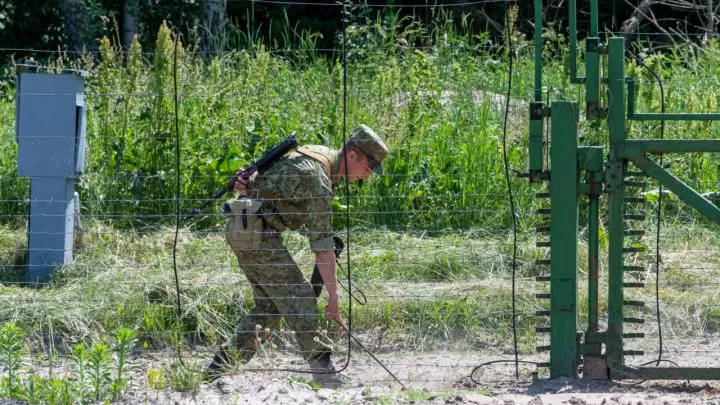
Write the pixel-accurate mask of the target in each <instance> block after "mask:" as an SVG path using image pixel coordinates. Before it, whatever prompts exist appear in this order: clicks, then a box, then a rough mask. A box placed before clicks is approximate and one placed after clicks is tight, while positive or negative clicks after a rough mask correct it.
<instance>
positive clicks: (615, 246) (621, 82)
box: [605, 37, 626, 364]
mask: <svg viewBox="0 0 720 405" xmlns="http://www.w3.org/2000/svg"><path fill="white" fill-rule="evenodd" d="M624 50H625V40H624V39H623V38H617V37H616V38H610V40H609V42H608V52H609V54H608V65H609V70H608V92H609V106H608V127H609V131H610V151H609V154H608V161H607V163H606V173H605V190H606V191H607V192H608V235H609V243H608V330H607V342H606V344H607V345H606V349H607V350H606V354H607V357H608V359H610V360H611V361H614V362H616V363H617V364H623V262H624V259H623V243H624V224H623V219H624V218H623V215H624V207H623V197H624V195H625V190H624V188H623V179H624V170H625V161H624V159H623V158H622V147H623V143H624V142H625V137H626V130H625V60H624Z"/></svg>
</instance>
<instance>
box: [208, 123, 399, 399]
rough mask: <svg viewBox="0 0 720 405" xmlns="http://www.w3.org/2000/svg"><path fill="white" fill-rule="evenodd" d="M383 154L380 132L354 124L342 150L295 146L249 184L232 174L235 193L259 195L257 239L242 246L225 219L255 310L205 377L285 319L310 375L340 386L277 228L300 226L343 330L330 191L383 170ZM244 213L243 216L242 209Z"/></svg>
mask: <svg viewBox="0 0 720 405" xmlns="http://www.w3.org/2000/svg"><path fill="white" fill-rule="evenodd" d="M387 155H388V149H387V146H385V143H384V142H383V141H382V140H381V139H380V137H378V136H377V135H376V134H375V132H374V131H373V130H372V129H370V128H369V127H368V126H366V125H360V126H359V127H357V128H356V129H355V131H354V132H353V134H352V136H351V137H350V139H349V140H348V141H347V143H346V144H345V146H344V147H343V148H342V150H340V151H337V150H333V149H330V148H327V147H324V146H301V147H299V148H298V149H297V151H295V152H291V153H289V154H288V155H286V156H285V157H283V158H281V159H280V160H279V161H278V162H277V163H275V164H274V165H273V166H271V167H270V168H269V169H267V170H266V171H265V172H264V173H259V174H258V176H257V177H256V178H254V179H252V180H250V181H247V180H245V179H242V178H238V181H237V182H236V186H235V189H236V191H238V192H239V193H240V194H246V193H247V194H249V195H250V196H253V195H257V196H259V197H261V198H262V207H261V208H260V209H259V213H261V218H262V225H259V227H260V228H261V229H262V232H261V233H259V235H261V237H260V238H257V237H255V239H254V240H253V242H252V243H251V244H250V245H248V244H246V243H240V242H241V241H239V240H238V239H237V238H234V236H233V235H234V234H235V233H234V232H233V230H232V229H231V228H232V223H233V222H232V219H233V218H231V220H230V221H229V223H228V236H227V240H228V243H229V244H230V246H231V247H232V249H233V252H234V253H235V255H236V256H237V259H238V263H239V265H240V268H241V269H242V271H243V273H244V274H245V276H246V277H247V279H248V281H249V282H250V284H251V285H252V289H253V294H254V298H255V307H254V308H253V309H252V310H251V311H250V313H248V314H247V316H245V318H244V319H243V320H242V321H241V322H240V324H239V325H238V326H237V328H236V331H235V333H234V335H233V337H232V338H231V340H230V342H229V343H228V344H225V345H223V346H221V347H220V350H219V351H218V353H217V354H216V355H215V357H214V358H213V361H212V363H210V365H209V367H208V369H207V371H206V377H207V379H209V380H214V379H216V378H217V377H218V376H219V375H220V374H221V373H222V372H223V371H224V370H225V369H226V368H227V367H228V366H229V365H230V364H231V363H232V362H233V358H232V356H231V355H230V353H231V351H233V350H236V351H237V353H238V354H239V358H240V360H241V361H243V362H246V361H248V360H250V359H251V358H252V357H253V355H254V354H255V351H256V350H257V349H258V348H259V346H260V342H261V339H262V338H264V337H265V335H266V334H267V333H269V330H271V329H273V328H274V327H276V326H277V324H278V323H279V322H280V320H281V318H285V322H286V323H287V325H288V326H289V328H290V329H291V330H293V331H295V336H296V338H297V341H298V344H299V346H300V349H301V351H302V354H303V356H304V358H305V360H307V362H308V363H309V365H310V371H311V372H312V373H313V379H314V380H315V381H317V382H319V383H321V384H324V385H326V386H337V385H339V384H340V383H342V380H341V379H340V378H339V377H338V376H337V374H335V368H334V366H333V364H332V362H331V360H330V355H331V354H332V341H331V340H330V339H329V338H328V337H327V336H326V335H325V334H323V333H322V332H320V322H319V317H318V313H317V298H316V296H315V294H314V292H313V288H312V285H311V284H310V283H309V282H308V281H307V280H306V279H305V277H304V276H303V274H302V272H301V271H300V268H299V267H298V265H297V264H296V263H295V262H294V261H293V259H292V257H291V256H290V253H289V252H288V250H287V248H286V247H285V246H284V245H283V244H282V236H281V233H282V232H283V231H284V230H286V229H290V230H297V229H299V228H301V227H304V229H303V231H304V233H305V234H306V236H307V238H308V239H309V241H310V248H311V249H312V250H313V252H314V253H315V262H316V264H317V267H318V270H319V272H320V275H321V276H322V280H323V283H324V285H325V289H326V290H327V293H328V304H327V308H326V316H327V318H328V319H332V320H334V321H336V322H337V323H338V324H339V325H340V326H341V327H342V328H343V329H344V328H345V322H344V321H343V319H342V316H341V314H340V294H339V291H338V281H337V277H336V273H335V265H336V263H335V256H334V243H333V227H332V198H333V188H334V187H335V186H336V185H337V184H338V183H339V182H340V180H341V178H343V177H347V181H349V182H355V181H358V180H365V179H368V178H369V177H370V175H371V174H372V172H375V173H377V174H378V175H382V174H383V168H382V165H381V163H382V161H383V160H384V159H385V158H386V157H387ZM233 211H235V209H233ZM236 214H237V213H234V214H233V215H236ZM243 214H246V212H245V208H243ZM251 217H252V215H251ZM235 218H237V217H235ZM242 221H245V222H244V225H245V226H247V215H243V218H242ZM242 221H241V219H238V221H236V222H237V223H240V222H242ZM248 246H249V247H248Z"/></svg>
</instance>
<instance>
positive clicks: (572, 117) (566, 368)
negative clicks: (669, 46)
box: [528, 0, 720, 380]
mask: <svg viewBox="0 0 720 405" xmlns="http://www.w3.org/2000/svg"><path fill="white" fill-rule="evenodd" d="M568 9H569V13H570V15H569V29H570V32H569V38H570V39H569V45H570V61H569V65H570V66H569V68H570V69H569V71H570V82H571V83H574V84H583V85H584V86H585V97H586V100H585V101H586V109H585V117H586V118H587V119H592V120H599V119H607V121H608V131H609V144H608V145H607V146H606V147H599V146H580V145H578V136H577V122H578V120H579V116H578V108H577V104H576V103H573V102H569V101H562V100H557V101H553V102H552V103H551V107H550V108H547V106H545V105H544V104H543V102H542V94H541V89H542V30H541V26H542V1H541V0H535V18H536V24H535V99H534V101H533V102H532V103H531V105H530V127H529V144H528V148H529V178H530V181H531V182H536V183H539V182H543V181H549V183H550V193H549V196H550V203H551V206H550V210H549V213H550V226H549V231H550V242H549V246H550V260H549V261H542V264H549V265H550V277H539V278H538V279H539V280H540V281H550V294H549V296H547V294H538V296H543V297H545V296H547V298H550V310H549V311H540V312H539V315H546V316H550V328H538V331H539V332H549V333H550V346H549V347H543V348H542V349H549V351H550V362H549V363H546V364H547V365H548V366H549V367H550V376H551V377H560V376H565V377H576V376H578V366H579V364H580V363H581V362H583V361H585V362H586V364H587V363H589V360H591V359H592V360H593V364H598V360H599V361H600V364H602V365H604V367H605V368H606V371H607V373H606V374H605V375H607V376H608V377H612V378H646V379H706V380H710V379H712V380H717V379H720V368H687V367H669V368H668V367H631V366H628V365H626V364H625V356H628V355H633V354H640V353H638V352H633V351H628V350H625V349H624V348H625V339H629V338H641V337H643V336H644V335H643V334H642V333H625V331H624V326H625V324H626V323H641V321H642V319H638V318H633V317H631V316H628V315H627V311H626V309H627V308H628V307H638V306H642V305H643V303H641V302H638V301H633V300H628V299H625V289H626V288H631V287H638V286H640V285H641V283H633V282H625V274H626V273H627V272H628V271H633V270H637V268H635V267H633V266H629V265H626V264H625V261H624V254H625V253H627V252H632V251H633V249H632V248H627V247H625V237H626V235H638V234H640V233H638V232H639V231H636V230H631V229H626V228H625V226H626V221H630V220H634V219H639V218H638V216H637V215H633V214H629V213H626V212H625V205H626V202H627V200H628V199H630V200H632V199H633V198H632V197H627V196H626V194H627V193H626V188H627V187H629V186H633V185H634V184H632V182H628V181H627V180H626V177H627V175H628V173H627V165H628V163H629V162H631V163H633V164H634V165H635V166H636V167H637V168H638V169H640V170H641V171H642V172H644V173H645V175H647V176H650V177H652V178H655V179H657V180H658V181H659V182H660V183H661V184H663V185H664V186H665V187H667V188H668V189H669V190H670V191H672V192H673V193H675V194H676V195H677V196H678V197H679V198H680V199H681V200H683V201H684V202H686V203H687V204H688V205H690V206H692V207H693V208H695V209H696V210H698V211H699V212H700V213H702V214H703V215H705V216H706V217H708V218H710V219H711V220H713V221H715V222H718V223H720V208H718V207H717V206H715V205H714V204H713V203H711V202H710V201H708V200H707V199H706V198H704V197H703V196H702V195H700V194H699V193H698V192H697V191H695V190H694V189H692V188H691V187H690V186H688V185H687V184H685V183H684V182H683V181H682V180H680V179H678V178H677V177H675V176H674V175H673V174H672V173H670V172H669V171H667V170H666V169H665V168H663V167H662V166H661V165H659V164H658V163H656V162H655V161H654V160H653V159H652V158H651V157H650V156H649V155H652V154H663V153H693V152H720V139H709V140H656V139H639V140H638V139H632V140H629V139H627V130H626V128H627V123H628V121H629V120H639V121H647V120H683V121H684V120H701V121H720V113H708V114H697V113H682V112H679V113H637V112H635V82H634V79H631V78H627V77H625V59H624V58H625V55H624V53H625V40H624V39H623V38H619V37H613V38H610V39H609V40H608V42H607V44H601V43H600V40H599V37H598V22H597V11H598V1H597V0H591V3H590V11H591V14H590V32H589V33H588V37H587V38H586V45H587V49H586V52H585V77H579V76H578V74H577V29H576V27H577V24H576V22H577V20H576V13H577V7H576V1H575V0H570V1H569V3H568ZM601 57H607V66H608V71H607V77H601V75H600V59H601ZM601 84H606V85H607V94H608V105H607V106H606V107H603V106H602V105H601V99H600V86H601ZM546 117H550V120H551V142H552V143H551V146H552V147H551V148H550V156H549V159H550V161H549V162H545V161H544V159H543V155H544V154H543V148H544V147H545V146H546V145H544V143H543V136H542V126H543V122H544V119H545V118H546ZM605 154H606V156H604V155H605ZM603 195H605V196H606V198H603V200H605V201H607V208H608V209H607V235H608V269H607V272H608V274H607V277H608V290H607V298H608V309H607V319H608V326H607V330H606V331H600V330H599V325H598V318H599V309H598V302H599V294H600V292H599V281H598V280H599V273H600V270H599V266H598V261H599V236H598V232H599V212H600V202H601V196H603ZM580 198H587V199H588V207H589V209H588V256H589V257H588V275H589V276H588V302H587V308H588V327H587V330H585V331H583V332H578V331H577V308H578V305H577V264H578V262H577V240H578V235H577V231H578V201H579V200H580ZM541 228H543V230H547V229H546V228H547V226H544V227H541ZM544 245H545V244H541V246H544ZM603 345H604V351H603ZM585 372H586V373H587V372H588V371H587V369H586V370H585Z"/></svg>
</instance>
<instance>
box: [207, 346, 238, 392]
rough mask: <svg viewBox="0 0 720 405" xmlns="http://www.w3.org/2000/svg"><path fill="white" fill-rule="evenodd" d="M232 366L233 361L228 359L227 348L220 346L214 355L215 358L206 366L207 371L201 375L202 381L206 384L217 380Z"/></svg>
mask: <svg viewBox="0 0 720 405" xmlns="http://www.w3.org/2000/svg"><path fill="white" fill-rule="evenodd" d="M232 364H233V361H232V358H231V357H230V352H229V351H228V349H227V347H225V346H220V349H218V351H217V352H216V353H215V356H214V357H213V359H212V361H211V362H210V365H208V367H207V369H205V373H204V374H203V380H205V382H208V383H211V382H213V381H215V380H217V379H218V378H220V377H221V376H222V375H223V374H225V373H226V372H227V371H228V369H230V367H232Z"/></svg>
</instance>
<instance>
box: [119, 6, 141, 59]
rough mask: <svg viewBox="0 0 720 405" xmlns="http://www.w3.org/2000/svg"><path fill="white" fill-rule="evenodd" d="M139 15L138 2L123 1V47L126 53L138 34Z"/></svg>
mask: <svg viewBox="0 0 720 405" xmlns="http://www.w3.org/2000/svg"><path fill="white" fill-rule="evenodd" d="M139 15H140V4H139V2H138V0H125V1H124V2H123V37H122V38H123V46H124V47H125V50H126V51H129V50H130V45H132V41H133V37H135V35H137V33H138V16H139Z"/></svg>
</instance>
